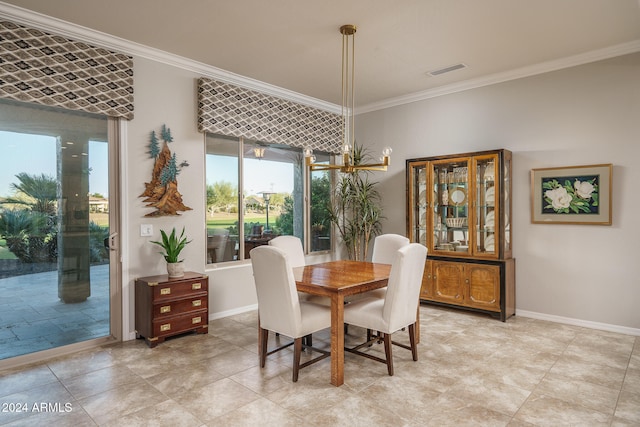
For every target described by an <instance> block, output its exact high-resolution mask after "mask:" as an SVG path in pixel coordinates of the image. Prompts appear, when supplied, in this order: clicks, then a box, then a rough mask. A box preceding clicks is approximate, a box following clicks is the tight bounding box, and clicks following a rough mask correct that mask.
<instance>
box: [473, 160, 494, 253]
mask: <svg viewBox="0 0 640 427" xmlns="http://www.w3.org/2000/svg"><path fill="white" fill-rule="evenodd" d="M495 177H496V161H495V158H493V157H491V158H486V159H479V160H478V161H477V163H476V183H477V186H476V215H475V218H476V219H475V226H476V239H475V252H476V253H479V254H482V253H484V254H495V253H496V251H497V250H498V242H497V241H496V240H497V236H496V226H498V225H499V218H497V217H496V213H497V209H496V206H497V205H498V202H499V197H500V194H499V193H498V192H497V191H496V190H497V187H496V178H495Z"/></svg>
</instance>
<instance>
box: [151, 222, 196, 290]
mask: <svg viewBox="0 0 640 427" xmlns="http://www.w3.org/2000/svg"><path fill="white" fill-rule="evenodd" d="M160 234H161V235H162V241H161V242H158V241H152V242H151V243H155V244H156V245H158V246H160V247H162V249H164V253H163V252H160V254H162V256H164V259H165V261H167V273H169V277H170V278H176V277H182V276H184V264H183V263H182V261H183V260H182V259H180V258H179V257H180V252H182V249H184V247H185V246H186V245H187V244H188V243H191V240H187V238H186V237H185V236H184V227H182V232H181V233H180V237H177V236H176V228H175V227H174V228H173V229H172V230H171V234H169V235H168V236H167V233H166V232H165V231H164V230H160Z"/></svg>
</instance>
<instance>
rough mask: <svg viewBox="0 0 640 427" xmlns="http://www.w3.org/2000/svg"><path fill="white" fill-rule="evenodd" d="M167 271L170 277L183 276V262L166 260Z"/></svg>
mask: <svg viewBox="0 0 640 427" xmlns="http://www.w3.org/2000/svg"><path fill="white" fill-rule="evenodd" d="M167 273H169V278H170V279H175V278H177V277H182V276H184V264H183V263H182V262H168V263H167Z"/></svg>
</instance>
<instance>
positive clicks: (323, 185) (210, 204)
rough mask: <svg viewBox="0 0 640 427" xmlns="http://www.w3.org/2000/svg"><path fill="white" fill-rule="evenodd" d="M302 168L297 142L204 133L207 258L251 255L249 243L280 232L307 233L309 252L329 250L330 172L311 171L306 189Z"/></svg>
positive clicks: (231, 258)
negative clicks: (267, 140) (290, 142)
mask: <svg viewBox="0 0 640 427" xmlns="http://www.w3.org/2000/svg"><path fill="white" fill-rule="evenodd" d="M316 156H317V157H318V159H319V161H325V162H329V160H330V156H329V155H328V154H322V153H317V154H316ZM305 169H306V167H305V166H304V157H303V154H302V150H301V149H300V148H295V147H289V146H286V145H278V144H267V143H263V142H260V141H252V140H248V139H245V138H229V137H224V136H220V135H212V134H207V136H206V191H207V197H206V200H207V201H206V203H207V209H206V212H207V214H206V215H207V217H206V223H207V227H206V228H207V254H206V260H207V263H219V262H228V261H237V260H243V259H249V258H250V255H249V252H250V251H251V249H253V248H254V247H256V246H260V245H265V244H268V242H269V240H271V239H272V238H274V237H276V236H280V235H293V236H297V237H299V238H300V240H302V241H303V242H305V240H307V237H308V241H309V243H308V244H307V245H306V246H307V251H308V252H314V251H322V250H329V249H330V248H331V241H330V235H331V234H330V229H331V227H330V224H329V220H328V215H327V213H326V210H325V206H326V201H327V200H328V197H329V194H330V192H329V189H330V175H329V174H328V173H327V172H313V173H312V174H311V185H310V186H309V189H306V188H307V185H306V180H307V179H308V178H307V175H306V173H305V172H306V170H305ZM307 193H310V197H306V196H305V194H307ZM240 195H242V197H240ZM305 200H311V203H310V206H305ZM307 212H308V213H309V218H306V216H307Z"/></svg>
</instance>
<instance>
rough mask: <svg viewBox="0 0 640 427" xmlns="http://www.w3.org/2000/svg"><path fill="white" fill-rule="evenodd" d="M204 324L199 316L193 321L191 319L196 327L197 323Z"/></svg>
mask: <svg viewBox="0 0 640 427" xmlns="http://www.w3.org/2000/svg"><path fill="white" fill-rule="evenodd" d="M200 322H202V317H200V316H198V317H194V318H193V319H191V324H192V325H195V324H196V323H200Z"/></svg>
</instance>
